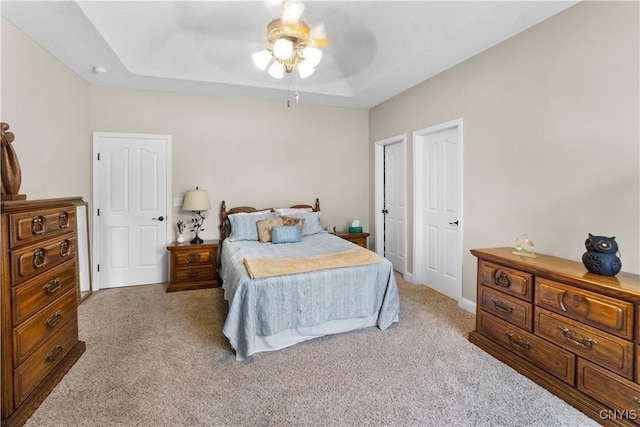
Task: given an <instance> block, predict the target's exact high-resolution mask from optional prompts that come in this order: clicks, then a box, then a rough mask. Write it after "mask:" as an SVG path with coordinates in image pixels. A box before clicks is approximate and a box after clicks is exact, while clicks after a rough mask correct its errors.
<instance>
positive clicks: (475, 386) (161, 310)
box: [27, 276, 597, 426]
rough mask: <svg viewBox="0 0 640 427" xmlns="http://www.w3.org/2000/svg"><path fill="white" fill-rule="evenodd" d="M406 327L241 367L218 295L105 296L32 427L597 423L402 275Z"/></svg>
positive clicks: (149, 289)
mask: <svg viewBox="0 0 640 427" xmlns="http://www.w3.org/2000/svg"><path fill="white" fill-rule="evenodd" d="M398 286H399V289H400V299H401V313H400V322H399V323H398V324H396V325H394V326H392V327H391V328H390V329H388V330H386V331H380V330H378V329H376V328H369V329H366V330H361V331H357V332H352V333H346V334H340V335H335V336H331V337H324V338H320V339H317V340H313V341H308V342H306V343H302V344H298V345H296V346H294V347H290V348H288V349H284V350H281V351H279V352H275V353H261V354H258V355H254V356H253V357H252V358H251V359H250V360H249V361H246V362H236V361H235V358H234V353H233V351H232V349H231V348H230V346H229V344H228V342H227V340H226V339H225V337H224V336H223V335H222V333H221V329H222V324H223V321H224V316H225V311H226V302H224V301H223V299H222V291H221V290H220V289H207V290H199V291H185V292H176V293H165V292H164V287H163V286H160V285H149V286H139V287H132V288H120V289H112V290H102V291H99V292H96V293H95V294H94V295H92V296H91V297H89V298H88V299H87V300H86V301H85V302H84V303H83V304H82V305H81V306H80V337H81V339H83V340H84V341H86V343H87V351H86V353H85V354H84V355H83V356H82V357H81V358H80V360H79V361H78V362H77V363H76V365H75V366H74V367H73V368H72V369H71V370H70V371H69V373H68V374H67V375H66V376H65V378H64V379H63V380H62V382H61V383H60V384H59V385H58V386H57V387H56V388H55V389H54V390H53V392H52V393H51V395H50V396H49V397H48V398H47V399H46V400H45V401H44V402H43V404H42V405H41V406H40V408H39V409H38V410H37V411H36V412H35V414H34V415H33V417H32V418H31V419H30V420H29V421H28V423H27V426H134V425H136V426H181V425H189V426H198V425H200V426H218V425H245V426H289V425H309V426H317V425H322V426H378V425H393V426H395V425H398V426H418V425H420V426H445V425H447V426H517V425H521V426H560V425H563V426H594V425H597V424H596V423H595V422H594V421H593V420H591V419H589V418H588V417H586V416H585V415H584V414H582V413H581V412H579V411H577V410H575V409H574V408H572V407H571V406H569V405H568V404H566V403H565V402H564V401H562V400H560V399H558V398H556V397H555V396H553V395H552V394H550V393H549V392H547V391H546V390H544V389H543V388H541V387H539V386H537V385H536V384H534V383H533V382H531V381H530V380H528V379H527V378H525V377H523V376H521V375H520V374H518V373H517V372H515V371H513V370H512V369H511V368H509V367H507V366H506V365H504V364H502V363H501V362H499V361H497V360H495V359H494V358H492V357H491V356H489V355H488V354H486V353H484V352H483V351H482V350H480V349H479V348H477V347H475V346H474V345H472V344H470V343H469V342H468V341H467V333H468V332H469V331H471V330H472V329H473V327H474V316H473V315H471V314H469V313H467V312H465V311H463V310H461V309H460V308H458V307H457V306H456V304H455V303H453V302H452V301H450V300H448V299H447V298H445V297H443V296H441V295H439V294H437V293H435V292H434V291H431V290H429V289H428V288H426V287H419V286H413V285H410V284H408V283H407V282H405V281H403V280H402V279H401V278H400V277H399V276H398Z"/></svg>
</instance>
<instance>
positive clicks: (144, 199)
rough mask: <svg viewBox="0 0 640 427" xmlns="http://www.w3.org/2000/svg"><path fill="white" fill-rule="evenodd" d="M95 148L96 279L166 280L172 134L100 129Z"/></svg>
mask: <svg viewBox="0 0 640 427" xmlns="http://www.w3.org/2000/svg"><path fill="white" fill-rule="evenodd" d="M94 150H95V152H96V157H95V158H96V162H95V166H94V199H96V201H95V204H94V206H95V207H96V212H95V215H96V216H95V218H94V219H95V227H94V230H97V234H96V235H97V242H96V249H97V251H96V252H97V258H98V259H97V260H96V263H95V264H96V270H97V271H96V276H94V277H97V280H94V282H98V286H99V288H110V287H119V286H131V285H140V284H149V283H163V282H166V281H167V255H166V252H167V251H166V246H167V242H168V236H169V233H170V225H169V224H171V220H170V218H169V215H170V212H171V211H170V207H169V188H170V166H169V165H170V153H171V137H170V136H168V135H139V134H118V133H101V132H96V133H94ZM96 178H97V183H96ZM96 184H97V185H96Z"/></svg>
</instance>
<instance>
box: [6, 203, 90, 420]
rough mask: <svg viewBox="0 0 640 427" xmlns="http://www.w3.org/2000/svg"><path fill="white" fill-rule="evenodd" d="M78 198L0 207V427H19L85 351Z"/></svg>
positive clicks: (11, 204) (10, 204)
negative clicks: (80, 314)
mask: <svg viewBox="0 0 640 427" xmlns="http://www.w3.org/2000/svg"><path fill="white" fill-rule="evenodd" d="M81 201H82V199H80V198H65V199H47V200H28V201H25V200H23V201H10V202H2V276H1V282H0V286H1V289H0V307H1V309H2V320H1V331H0V332H1V333H2V338H1V340H0V341H1V342H0V345H1V350H0V356H1V360H0V363H1V364H2V365H1V370H2V383H1V387H2V389H1V393H2V395H1V399H2V400H1V405H2V409H1V411H2V425H3V426H5V425H6V426H14V425H22V424H24V422H25V421H26V420H27V418H28V417H29V416H31V414H32V413H33V412H34V411H35V410H36V408H37V407H38V406H39V405H40V403H41V402H42V401H43V400H44V399H45V398H46V397H47V395H48V394H49V393H50V392H51V390H52V389H53V388H54V387H55V385H56V384H57V383H58V382H59V381H60V380H61V379H62V377H63V376H64V375H65V373H66V372H67V371H68V370H69V368H71V366H73V364H74V363H75V361H76V360H77V359H78V358H79V357H80V356H81V355H82V353H83V352H84V350H85V343H84V342H82V341H80V340H79V339H78V292H79V288H78V286H77V283H78V251H77V248H78V241H77V236H76V205H77V204H78V203H80V202H81Z"/></svg>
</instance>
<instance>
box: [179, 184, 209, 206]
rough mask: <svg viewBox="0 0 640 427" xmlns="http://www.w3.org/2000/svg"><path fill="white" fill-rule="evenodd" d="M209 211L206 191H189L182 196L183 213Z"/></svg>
mask: <svg viewBox="0 0 640 427" xmlns="http://www.w3.org/2000/svg"><path fill="white" fill-rule="evenodd" d="M209 209H211V203H210V202H209V193H207V190H198V189H196V190H189V191H187V194H185V195H184V201H183V203H182V210H183V211H208V210H209Z"/></svg>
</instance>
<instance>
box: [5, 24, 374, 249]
mask: <svg viewBox="0 0 640 427" xmlns="http://www.w3.org/2000/svg"><path fill="white" fill-rule="evenodd" d="M2 89H3V90H2V120H3V121H6V122H8V123H9V124H10V126H11V130H12V131H14V133H15V134H16V141H15V143H14V147H15V149H16V152H17V154H18V157H19V159H20V163H21V167H22V174H23V181H22V187H21V193H25V194H27V196H28V198H29V199H38V198H50V197H65V196H71V195H74V196H75V195H79V196H82V197H84V198H85V200H87V201H89V202H90V201H91V179H92V172H91V170H92V158H91V150H92V148H91V147H92V142H91V141H92V132H93V131H101V132H126V133H153V134H170V135H172V137H173V159H172V171H173V184H172V187H173V188H172V198H173V197H180V196H182V195H183V194H184V192H185V191H186V190H187V189H190V188H193V187H194V186H196V185H198V186H200V187H201V188H204V189H207V190H208V191H209V195H210V198H211V203H212V205H213V210H212V211H211V212H210V213H209V219H208V220H207V221H206V223H205V229H206V230H205V231H204V232H203V233H202V237H204V238H217V237H218V224H219V221H218V214H219V207H220V203H221V201H222V200H223V199H224V200H226V202H227V206H228V207H232V206H237V205H253V206H256V207H269V206H289V205H291V204H297V203H308V204H313V202H314V201H315V199H316V197H317V198H319V199H320V203H321V207H322V211H323V213H322V225H323V226H325V227H326V226H328V225H336V226H337V227H338V229H346V227H347V226H348V225H349V224H350V223H351V221H352V220H353V219H355V218H357V219H360V220H361V221H362V223H363V226H364V227H365V228H368V206H369V192H368V173H369V162H368V156H367V153H368V125H367V121H368V113H367V111H366V110H362V109H344V108H334V107H320V106H310V105H304V104H298V105H292V106H291V108H287V107H286V103H285V100H282V101H277V102H275V101H252V100H244V99H231V98H219V97H212V96H197V95H183V94H177V93H168V92H155V91H135V90H118V89H107V88H97V87H94V88H92V87H90V86H89V85H88V84H87V83H86V82H85V81H84V80H82V79H80V78H79V77H78V76H77V75H76V74H75V73H73V72H72V71H70V70H69V69H68V68H67V67H66V66H65V65H63V64H62V63H60V62H59V61H58V60H56V59H55V58H54V57H52V56H51V55H50V54H49V53H48V52H46V51H45V50H44V49H42V48H41V47H40V46H38V45H37V44H36V43H34V42H33V41H32V40H31V39H29V38H28V37H27V36H26V35H25V34H24V33H22V32H21V31H20V30H18V29H16V28H15V27H14V26H13V25H12V24H11V23H10V22H9V21H7V20H5V19H4V18H3V19H2ZM301 98H302V100H304V92H302V93H301ZM179 217H182V218H183V219H188V218H189V215H188V214H187V215H185V214H183V213H181V212H180V211H179V209H178V208H174V209H173V220H177V218H179Z"/></svg>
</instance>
